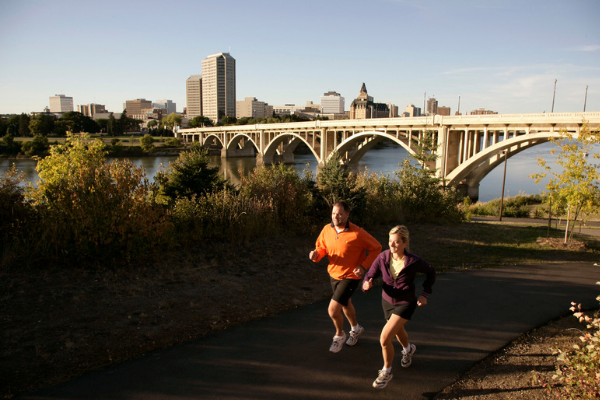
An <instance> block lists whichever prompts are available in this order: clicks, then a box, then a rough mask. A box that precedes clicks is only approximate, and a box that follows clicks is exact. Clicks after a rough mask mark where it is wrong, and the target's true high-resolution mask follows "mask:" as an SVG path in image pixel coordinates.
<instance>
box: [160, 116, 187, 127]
mask: <svg viewBox="0 0 600 400" xmlns="http://www.w3.org/2000/svg"><path fill="white" fill-rule="evenodd" d="M182 119H183V117H182V116H181V115H179V114H175V113H171V114H169V115H167V116H166V117H164V118H163V119H162V121H161V124H163V125H164V126H165V127H166V128H167V129H169V130H171V131H172V130H173V128H175V127H176V126H181V120H182Z"/></svg>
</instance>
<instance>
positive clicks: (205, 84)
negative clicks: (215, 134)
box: [202, 53, 236, 122]
mask: <svg viewBox="0 0 600 400" xmlns="http://www.w3.org/2000/svg"><path fill="white" fill-rule="evenodd" d="M235 102H236V100H235V59H234V58H233V57H231V56H230V55H229V53H218V54H213V55H210V56H208V57H207V58H206V59H204V60H202V112H203V114H204V116H205V117H207V118H210V119H211V120H212V121H213V122H219V121H220V120H221V118H223V117H225V116H231V117H235V106H236V103H235Z"/></svg>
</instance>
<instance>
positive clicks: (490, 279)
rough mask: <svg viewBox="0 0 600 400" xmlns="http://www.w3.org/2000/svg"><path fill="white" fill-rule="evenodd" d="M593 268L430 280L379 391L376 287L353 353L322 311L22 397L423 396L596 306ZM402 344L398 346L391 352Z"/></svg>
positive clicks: (247, 327) (238, 330) (365, 305)
mask: <svg viewBox="0 0 600 400" xmlns="http://www.w3.org/2000/svg"><path fill="white" fill-rule="evenodd" d="M598 280H600V267H598V266H593V265H592V264H591V263H585V264H583V263H577V264H545V265H536V266H528V267H522V266H514V267H504V268H495V269H485V270H474V271H465V272H460V273H458V272H453V273H445V274H440V275H438V280H437V282H436V284H435V286H434V293H433V295H432V296H431V297H430V303H429V305H428V306H426V307H423V308H419V309H417V312H416V313H415V315H414V318H413V320H412V321H411V322H410V323H409V324H408V325H407V328H408V331H409V335H410V338H411V342H412V343H415V344H416V345H417V352H416V354H415V356H414V358H413V364H412V366H411V367H410V368H408V369H404V368H401V367H400V366H399V365H398V363H399V358H398V357H397V360H396V361H395V366H394V371H393V372H394V379H393V380H392V381H391V382H390V384H389V385H388V387H387V388H385V389H383V390H376V389H373V388H372V387H371V383H372V382H373V380H374V379H375V377H376V374H377V370H378V369H380V368H381V366H382V358H381V350H380V346H379V332H380V330H381V327H382V326H383V317H382V311H381V303H380V302H381V300H380V299H381V297H380V289H379V288H375V290H372V291H371V292H370V293H368V294H363V293H356V294H355V297H354V302H355V304H356V307H357V310H358V316H359V321H360V323H361V324H362V325H363V326H364V327H365V334H364V335H363V336H361V338H360V340H359V342H358V344H357V345H356V346H355V347H347V346H345V348H344V349H343V350H342V351H341V352H340V353H338V354H332V353H330V352H329V351H328V348H329V345H330V342H331V337H332V335H333V332H332V324H331V321H330V320H329V318H328V317H327V313H326V307H327V303H328V302H320V303H316V304H313V305H309V306H306V307H302V308H298V309H295V310H292V311H288V312H285V313H282V314H280V315H277V316H275V317H271V318H264V319H261V320H258V321H253V322H249V323H246V324H243V325H240V326H237V327H234V328H232V329H228V330H226V331H223V332H220V333H217V334H212V335H209V336H207V337H204V338H202V339H199V340H196V341H193V342H190V343H186V344H183V345H178V346H175V347H172V348H169V349H166V350H162V351H158V352H155V353H152V354H149V355H147V356H145V357H143V358H141V359H138V360H133V361H129V362H126V363H123V364H121V365H117V366H115V367H112V368H108V369H105V370H102V371H98V372H94V373H90V374H87V375H85V376H82V377H80V378H77V379H74V380H72V381H69V382H66V383H64V384H61V385H58V386H55V387H52V388H49V389H46V390H42V391H39V392H37V393H33V394H28V395H23V396H21V397H20V398H21V399H28V400H32V399H36V400H39V399H111V400H119V399H145V400H153V399H157V400H158V399H160V400H167V399H168V400H172V399H178V400H183V399H224V400H240V399H261V400H265V399H322V400H328V399H344V400H346V399H361V400H364V399H381V398H390V399H404V400H411V399H427V398H431V397H433V396H434V395H435V394H436V393H437V392H438V391H440V390H442V389H443V388H444V387H446V386H447V385H449V384H450V383H452V382H453V381H454V380H455V379H456V378H457V377H458V375H459V374H460V373H462V372H464V371H466V370H468V369H469V368H470V367H472V366H473V365H474V364H475V363H477V362H478V361H480V360H482V359H483V358H485V357H486V356H487V355H489V354H490V353H492V352H494V351H496V350H498V349H500V348H501V347H503V346H504V345H506V344H507V343H509V342H511V341H512V340H514V339H515V338H517V337H518V336H520V335H521V334H522V333H523V332H526V331H528V330H530V329H532V328H534V327H536V326H539V325H542V324H544V323H546V322H547V321H549V320H551V319H553V318H556V317H559V316H563V315H566V314H568V313H569V307H570V302H571V301H577V302H581V303H584V305H585V306H587V307H597V305H598V304H597V302H596V300H595V298H596V296H597V295H598V293H599V292H600V287H599V286H598V285H595V282H596V281H598ZM398 347H399V346H398Z"/></svg>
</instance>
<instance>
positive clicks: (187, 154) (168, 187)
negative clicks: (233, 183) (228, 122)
mask: <svg viewBox="0 0 600 400" xmlns="http://www.w3.org/2000/svg"><path fill="white" fill-rule="evenodd" d="M209 163H210V157H209V156H208V150H207V149H205V148H202V147H200V146H198V145H194V146H192V147H191V148H190V149H189V150H188V151H184V152H182V153H181V154H180V155H179V157H178V158H177V159H176V160H175V161H173V162H172V163H170V164H169V167H168V168H167V169H166V170H165V171H159V172H158V173H157V174H156V177H155V178H154V179H155V181H156V182H157V183H158V185H159V187H160V194H161V196H165V197H166V199H167V200H166V201H167V202H168V203H172V202H173V201H174V200H175V199H177V198H181V197H186V198H188V199H190V198H192V196H196V197H199V196H201V195H202V194H205V193H209V192H212V191H218V190H220V189H222V188H223V187H225V186H226V181H225V180H224V179H223V178H222V177H221V175H220V174H219V168H217V167H209V166H208V164H209Z"/></svg>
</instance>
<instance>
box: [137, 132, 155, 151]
mask: <svg viewBox="0 0 600 400" xmlns="http://www.w3.org/2000/svg"><path fill="white" fill-rule="evenodd" d="M140 145H141V146H142V150H144V151H145V152H147V153H152V152H153V151H154V138H153V137H152V135H150V134H149V133H146V134H145V135H144V136H143V137H142V138H141V139H140Z"/></svg>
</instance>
